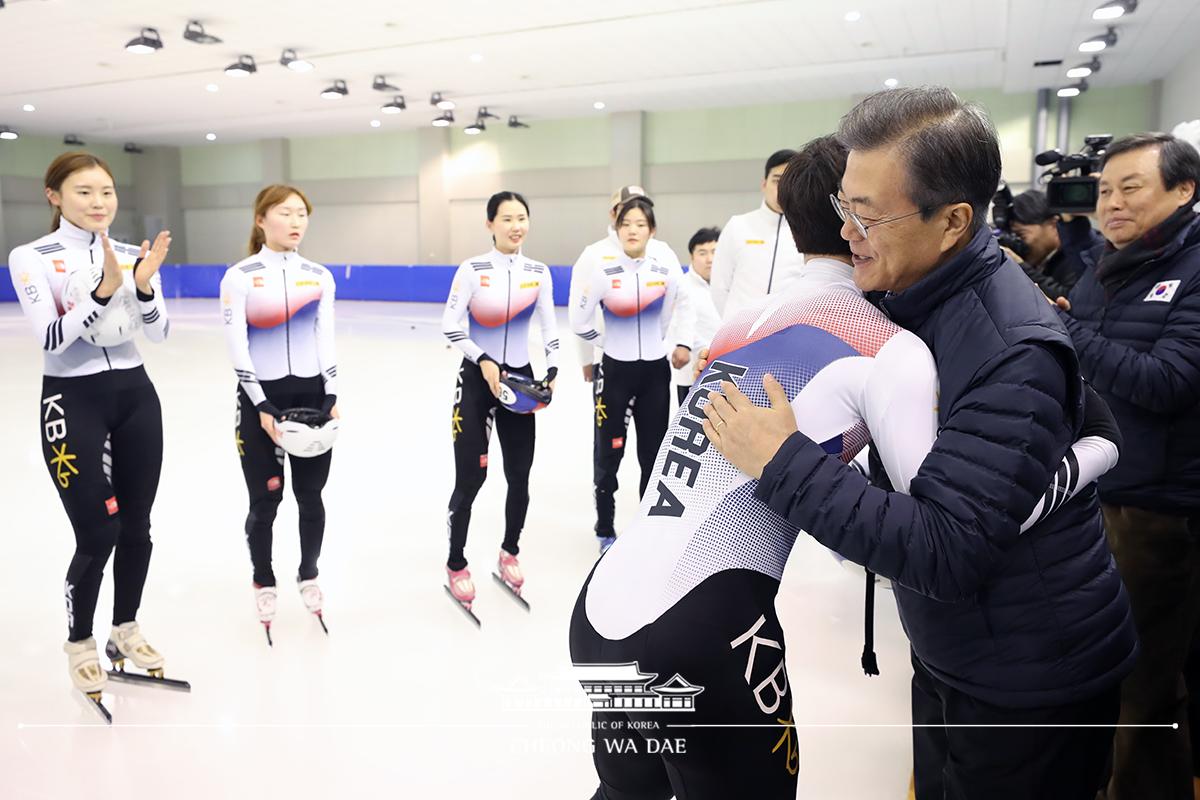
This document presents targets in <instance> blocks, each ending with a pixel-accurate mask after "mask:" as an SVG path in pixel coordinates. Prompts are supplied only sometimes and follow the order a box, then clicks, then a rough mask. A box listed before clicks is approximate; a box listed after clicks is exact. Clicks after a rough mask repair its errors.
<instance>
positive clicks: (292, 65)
mask: <svg viewBox="0 0 1200 800" xmlns="http://www.w3.org/2000/svg"><path fill="white" fill-rule="evenodd" d="M279 63H280V64H283V65H284V66H285V67H287V68H288V69H290V70H291V71H292V72H312V70H313V63H312V62H311V61H305V60H304V59H303V58H301V57H300V56H298V55H296V51H295V50H293V49H291V48H290V47H289V48H288V49H287V50H284V51H283V55H281V56H280V57H279Z"/></svg>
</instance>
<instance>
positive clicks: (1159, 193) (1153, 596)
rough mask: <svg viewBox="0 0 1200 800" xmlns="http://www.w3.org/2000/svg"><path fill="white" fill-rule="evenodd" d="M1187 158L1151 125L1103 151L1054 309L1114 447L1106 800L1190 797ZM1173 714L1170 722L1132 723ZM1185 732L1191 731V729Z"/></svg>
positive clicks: (1197, 597) (1191, 436)
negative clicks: (1116, 592)
mask: <svg viewBox="0 0 1200 800" xmlns="http://www.w3.org/2000/svg"><path fill="white" fill-rule="evenodd" d="M1198 186H1200V153H1197V151H1196V149H1195V148H1194V147H1192V146H1191V145H1190V144H1188V143H1186V142H1183V141H1181V140H1179V139H1176V138H1175V137H1173V136H1170V135H1168V134H1164V133H1141V134H1136V135H1134V136H1128V137H1126V138H1124V139H1121V140H1120V141H1117V142H1115V143H1114V144H1112V145H1111V146H1110V147H1109V148H1108V151H1107V153H1106V154H1105V155H1104V161H1103V165H1102V171H1101V174H1100V187H1099V188H1100V200H1099V203H1098V204H1097V209H1096V210H1097V215H1098V217H1099V221H1100V231H1101V233H1102V234H1103V235H1104V238H1105V239H1106V240H1107V242H1106V243H1105V244H1103V245H1100V246H1099V247H1097V248H1095V249H1094V250H1092V251H1091V252H1089V253H1088V254H1087V258H1086V259H1085V260H1087V261H1088V262H1089V266H1088V268H1087V269H1086V270H1085V271H1084V274H1083V275H1082V276H1081V277H1080V279H1079V282H1078V283H1077V284H1076V286H1075V288H1074V289H1073V290H1072V291H1071V294H1070V302H1068V301H1067V300H1064V299H1062V298H1059V300H1058V304H1059V306H1060V307H1061V308H1062V309H1064V310H1069V311H1070V312H1071V313H1070V314H1069V315H1068V314H1067V313H1065V311H1064V312H1060V315H1061V317H1062V320H1063V323H1064V324H1065V325H1066V327H1067V330H1068V331H1069V332H1070V334H1071V338H1072V340H1073V341H1074V343H1075V350H1076V352H1077V353H1078V356H1079V365H1080V368H1081V370H1082V372H1083V376H1084V378H1085V379H1087V380H1088V382H1090V383H1091V384H1092V386H1093V387H1094V388H1095V389H1096V391H1097V392H1099V393H1100V394H1101V396H1103V397H1104V399H1105V400H1106V401H1108V405H1109V407H1110V408H1111V409H1112V412H1113V415H1114V416H1115V417H1116V419H1117V424H1118V425H1119V427H1120V429H1121V433H1122V435H1123V436H1124V437H1125V441H1126V442H1130V443H1133V446H1131V447H1127V448H1126V449H1125V450H1123V451H1122V453H1121V461H1120V463H1118V464H1117V466H1116V468H1115V469H1113V470H1112V471H1110V472H1109V473H1108V474H1106V475H1105V476H1103V477H1102V478H1100V500H1101V502H1102V503H1103V509H1104V521H1105V527H1106V528H1107V534H1108V543H1109V546H1110V547H1111V549H1112V552H1113V555H1114V556H1115V557H1116V562H1117V568H1118V570H1119V571H1120V573H1121V578H1122V580H1123V581H1124V583H1125V586H1126V588H1127V589H1128V591H1129V598H1130V602H1131V605H1132V607H1133V616H1134V622H1135V624H1136V625H1137V631H1138V636H1139V638H1140V640H1141V645H1142V647H1141V658H1140V659H1139V660H1138V663H1137V665H1136V667H1135V668H1134V671H1133V672H1132V673H1131V674H1130V675H1129V677H1128V678H1126V679H1125V681H1124V683H1123V684H1122V687H1121V719H1120V721H1121V724H1122V725H1130V726H1135V727H1123V728H1120V729H1118V731H1117V734H1116V738H1115V740H1114V752H1113V775H1112V781H1111V783H1110V784H1109V787H1108V795H1107V797H1108V800H1131V799H1132V798H1138V799H1139V800H1140V798H1179V797H1186V798H1190V797H1191V796H1192V788H1191V785H1192V781H1191V779H1192V765H1191V756H1190V750H1189V742H1188V725H1187V716H1186V709H1187V697H1186V692H1185V691H1184V688H1183V687H1184V682H1183V677H1182V675H1183V666H1184V660H1185V659H1186V656H1187V653H1188V649H1189V647H1190V643H1191V641H1192V637H1193V635H1194V634H1195V632H1196V629H1197V621H1198V620H1200V215H1197V214H1196V212H1195V211H1193V205H1194V204H1195V202H1196V199H1197V187H1198ZM1171 723H1178V724H1179V729H1178V730H1171V729H1169V728H1167V729H1161V728H1160V729H1154V728H1146V727H1136V726H1138V725H1147V724H1150V725H1154V724H1157V725H1168V724H1171ZM1192 734H1193V735H1200V732H1197V731H1193V732H1192Z"/></svg>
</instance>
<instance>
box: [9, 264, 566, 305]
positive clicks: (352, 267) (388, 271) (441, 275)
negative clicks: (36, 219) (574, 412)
mask: <svg viewBox="0 0 1200 800" xmlns="http://www.w3.org/2000/svg"><path fill="white" fill-rule="evenodd" d="M326 266H327V267H328V268H329V271H330V272H332V273H333V279H334V282H335V283H337V297H338V299H339V300H393V301H405V302H410V303H443V302H445V300H446V296H447V295H449V294H450V284H451V283H452V282H453V281H454V271H455V270H456V269H457V267H455V266H450V265H441V264H437V265H428V264H411V265H383V264H369V265H363V266H359V265H356V264H326ZM227 268H228V267H227V265H225V264H164V265H163V267H162V269H160V270H159V273H160V274H161V275H162V282H163V294H165V295H166V296H167V297H217V296H218V294H219V290H220V286H221V276H223V275H224V274H225V270H226V269H227ZM550 275H551V278H552V279H553V281H554V304H555V305H558V306H565V305H566V304H567V294H568V290H569V288H570V282H571V268H570V267H550ZM16 299H17V295H16V292H15V291H14V290H13V285H12V280H11V279H10V278H9V273H8V267H0V302H15V301H16Z"/></svg>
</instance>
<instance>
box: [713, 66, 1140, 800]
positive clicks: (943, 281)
mask: <svg viewBox="0 0 1200 800" xmlns="http://www.w3.org/2000/svg"><path fill="white" fill-rule="evenodd" d="M838 137H839V138H840V139H841V140H842V141H843V142H844V143H845V144H846V145H847V146H848V147H849V149H850V153H849V158H848V161H847V165H846V171H845V174H844V175H843V177H842V184H841V189H842V191H841V192H839V194H838V196H837V197H836V198H835V204H836V205H837V207H838V213H839V214H840V215H841V216H842V218H843V220H844V223H843V226H842V236H843V237H844V238H846V239H847V240H848V241H849V243H850V250H851V252H852V253H853V260H854V280H855V283H856V284H857V285H858V286H859V287H860V288H862V289H863V290H865V291H876V292H886V295H885V296H884V297H883V299H882V300H881V301H880V307H881V308H882V309H883V310H884V312H885V313H887V314H888V315H889V316H890V317H891V318H892V319H893V320H894V321H895V322H897V323H898V324H900V325H902V326H904V327H905V328H908V329H909V330H911V331H913V332H914V333H916V334H917V335H918V336H920V337H921V339H922V340H924V342H925V343H926V344H927V345H928V346H929V349H930V350H931V351H932V353H933V356H934V360H935V362H936V364H937V371H938V376H939V380H940V384H941V394H940V401H939V409H938V420H939V433H938V437H937V440H936V441H935V442H934V446H933V449H932V451H931V452H930V453H929V455H928V456H927V457H926V459H925V461H924V463H923V464H922V466H921V469H920V471H919V472H918V473H917V476H916V478H914V479H913V481H912V482H911V485H910V487H909V490H910V495H904V494H900V493H896V492H889V491H886V490H884V489H883V488H880V487H877V486H872V485H870V484H869V483H868V482H867V480H866V478H864V477H863V476H862V475H861V474H859V473H858V472H856V471H855V470H853V469H851V468H850V467H848V466H846V465H845V464H843V463H842V462H841V461H840V460H839V459H837V458H834V457H830V456H827V455H826V454H825V451H824V450H823V449H822V448H821V446H820V445H819V444H816V443H814V442H813V441H811V440H810V439H808V438H807V437H805V436H804V435H803V434H801V433H799V432H796V428H795V421H794V420H795V418H794V415H793V412H792V409H791V408H790V406H788V403H787V399H786V395H783V398H782V401H781V400H780V392H779V391H778V388H779V387H778V386H777V385H773V384H772V381H771V380H768V379H764V384H765V385H766V388H767V390H768V391H767V393H768V395H769V396H772V398H773V405H772V408H756V407H755V406H753V405H752V404H750V403H749V401H748V400H746V398H745V396H744V395H742V394H741V393H740V392H739V391H738V390H737V389H736V387H734V386H733V384H730V383H725V384H722V391H723V394H715V393H714V394H713V395H711V398H712V399H711V402H710V403H709V405H708V406H707V407H706V414H707V416H708V421H707V422H706V424H705V433H706V435H707V436H708V437H709V439H710V441H711V442H712V444H713V445H714V446H715V447H717V448H718V449H719V450H720V451H721V452H722V453H723V454H724V455H725V456H726V457H727V458H728V459H729V460H730V461H731V462H733V463H734V464H735V465H737V466H738V467H739V468H740V469H741V470H742V471H744V472H745V473H747V474H748V475H750V476H751V477H754V478H759V485H758V488H757V496H758V497H759V498H761V499H762V500H764V501H765V502H767V503H768V504H769V505H770V507H771V508H772V509H773V510H774V511H775V512H777V513H778V514H780V515H782V516H784V517H785V518H787V519H788V520H790V521H791V522H792V523H793V524H795V525H796V526H797V527H799V528H800V529H802V530H805V531H808V532H809V534H810V535H811V536H813V537H814V538H816V539H817V540H818V541H820V542H821V543H822V544H824V545H826V546H827V547H829V548H831V549H833V550H834V551H836V552H838V553H840V554H841V555H842V556H844V557H846V558H848V559H850V560H851V561H854V562H857V563H859V564H862V565H864V566H866V567H867V568H868V569H870V570H871V571H873V572H875V573H877V574H879V575H883V576H885V577H887V578H890V579H891V580H892V582H893V585H894V587H895V590H896V604H897V607H898V608H899V611H900V618H901V622H902V623H903V625H904V629H905V631H906V632H907V634H908V637H909V639H910V641H911V643H912V665H913V673H914V674H913V684H912V707H913V722H914V723H916V725H917V726H919V727H914V730H913V755H914V771H915V778H916V796H917V798H918V800H933V799H934V798H936V799H937V800H943V798H947V799H949V798H953V800H987V799H988V798H997V800H999V798H1003V799H1004V800H1013V798H1021V800H1036V799H1039V798H1046V800H1050V799H1051V798H1053V800H1092V798H1093V797H1094V796H1095V792H1096V787H1097V786H1098V785H1099V784H1100V781H1101V777H1102V773H1103V769H1104V765H1105V761H1106V759H1107V756H1108V754H1109V753H1110V752H1111V748H1112V734H1113V730H1112V728H1111V727H1107V726H1110V725H1113V724H1114V723H1115V722H1116V721H1117V714H1118V709H1119V684H1120V681H1121V679H1122V678H1124V677H1125V675H1126V674H1128V672H1129V671H1130V669H1131V668H1132V666H1133V662H1134V660H1135V658H1136V654H1137V642H1136V635H1135V632H1134V626H1133V619H1132V614H1131V612H1130V609H1129V601H1128V598H1127V596H1126V594H1125V591H1124V588H1123V587H1122V585H1121V580H1120V576H1119V575H1118V573H1117V570H1116V567H1115V565H1114V564H1113V559H1112V555H1111V553H1110V552H1109V549H1108V545H1107V543H1106V542H1105V539H1104V529H1103V523H1102V520H1101V515H1100V506H1099V501H1098V500H1097V498H1096V492H1095V489H1094V488H1088V489H1085V490H1084V491H1082V492H1081V493H1080V494H1078V495H1077V496H1076V497H1075V498H1074V499H1072V500H1071V501H1069V502H1067V503H1066V504H1065V505H1064V506H1063V507H1062V508H1061V509H1060V510H1059V511H1058V512H1057V513H1056V514H1054V515H1052V516H1050V517H1048V518H1046V519H1044V520H1043V521H1041V522H1040V523H1038V524H1037V525H1035V526H1034V527H1032V528H1031V529H1029V530H1028V531H1027V532H1026V533H1025V534H1020V532H1019V529H1020V525H1021V522H1022V521H1023V520H1024V518H1025V517H1026V516H1027V515H1028V514H1029V513H1030V511H1031V509H1032V508H1033V506H1034V503H1035V502H1036V500H1037V496H1038V494H1039V493H1040V492H1041V489H1040V488H1039V487H1043V486H1046V485H1047V484H1049V483H1050V481H1051V480H1052V479H1053V477H1054V473H1055V469H1056V467H1057V465H1058V463H1059V462H1060V460H1061V459H1062V457H1063V455H1064V453H1065V452H1066V451H1067V449H1068V447H1069V446H1070V444H1071V443H1072V442H1073V441H1074V440H1075V438H1076V437H1077V436H1078V433H1079V430H1080V424H1081V420H1082V402H1081V398H1082V395H1083V382H1082V379H1081V377H1080V374H1079V365H1078V362H1077V360H1076V357H1075V350H1074V348H1073V347H1072V344H1071V339H1070V337H1069V336H1068V335H1067V333H1066V331H1065V330H1064V328H1063V324H1062V323H1061V322H1060V321H1059V319H1058V316H1057V314H1056V313H1055V309H1054V307H1053V306H1052V305H1051V304H1050V303H1049V302H1048V301H1047V299H1046V297H1045V296H1044V295H1043V294H1042V293H1041V292H1040V291H1039V290H1038V288H1037V287H1036V286H1035V285H1034V284H1033V283H1032V282H1031V281H1030V280H1029V279H1028V278H1026V277H1025V275H1024V273H1023V272H1022V271H1021V269H1020V267H1018V266H1017V265H1016V264H1015V263H1013V262H1012V261H1011V260H1009V259H1008V258H1006V257H1005V256H1004V255H1003V253H1002V252H1001V251H1000V248H999V246H998V245H997V244H996V241H995V240H994V239H993V238H992V235H991V232H990V231H989V230H988V229H987V228H986V227H985V225H984V212H985V211H986V209H987V205H988V201H989V200H990V198H991V196H992V194H993V192H994V191H995V188H996V185H997V183H998V181H999V179H1000V149H999V144H998V142H997V136H996V131H995V128H994V127H993V126H992V124H991V122H990V121H989V120H988V118H987V116H986V115H985V113H984V112H983V110H982V109H981V108H979V107H978V106H976V105H973V104H969V103H963V102H962V101H961V100H959V99H958V98H957V97H956V96H955V95H954V93H953V92H951V91H949V90H948V89H942V88H937V87H924V88H915V89H898V90H893V91H888V92H881V93H878V94H875V95H872V96H871V97H868V98H866V99H865V100H863V101H862V102H861V103H859V104H858V105H857V106H855V107H854V108H853V109H851V111H850V112H849V113H848V114H847V115H846V116H845V117H844V118H843V119H842V122H841V126H840V128H839V130H838ZM1132 446H1136V444H1133V445H1132ZM1014 726H1016V727H1014ZM1020 726H1037V729H1036V730H1034V729H1031V728H1027V727H1020ZM1070 726H1087V727H1070Z"/></svg>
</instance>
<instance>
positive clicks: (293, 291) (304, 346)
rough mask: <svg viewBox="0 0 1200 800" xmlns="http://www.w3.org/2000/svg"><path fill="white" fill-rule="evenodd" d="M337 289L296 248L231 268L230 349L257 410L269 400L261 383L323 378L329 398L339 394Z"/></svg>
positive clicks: (226, 298) (226, 311) (227, 299)
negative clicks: (291, 377) (335, 329)
mask: <svg viewBox="0 0 1200 800" xmlns="http://www.w3.org/2000/svg"><path fill="white" fill-rule="evenodd" d="M335 290H336V287H335V285H334V282H333V275H332V274H331V273H330V272H329V270H327V269H325V267H323V266H321V265H320V264H317V263H315V262H312V261H309V260H308V259H306V258H304V257H303V256H301V255H300V254H299V253H297V252H295V251H288V252H282V253H280V252H276V251H274V250H271V249H270V248H268V247H266V246H264V247H263V248H262V250H260V251H258V252H257V253H255V254H254V255H252V256H250V257H249V258H244V259H242V260H241V261H239V262H238V263H236V264H234V265H233V266H232V267H230V268H229V269H228V270H226V271H225V277H223V278H222V279H221V314H222V317H223V319H224V321H225V344H226V346H227V348H228V351H229V358H230V359H231V360H232V361H233V370H234V372H235V373H237V378H238V383H239V384H240V385H241V387H242V389H243V390H245V392H246V395H247V396H248V397H249V398H250V402H252V403H253V404H254V405H256V406H259V405H261V404H262V403H264V402H265V401H266V399H267V396H266V394H265V393H264V392H263V390H262V386H260V385H259V381H273V380H279V379H280V378H284V377H287V376H288V375H294V376H296V377H298V378H312V377H315V376H317V375H320V376H321V379H322V381H323V382H324V386H325V394H333V395H335V394H337V356H336V350H335V348H334V341H333V301H334V294H335Z"/></svg>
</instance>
